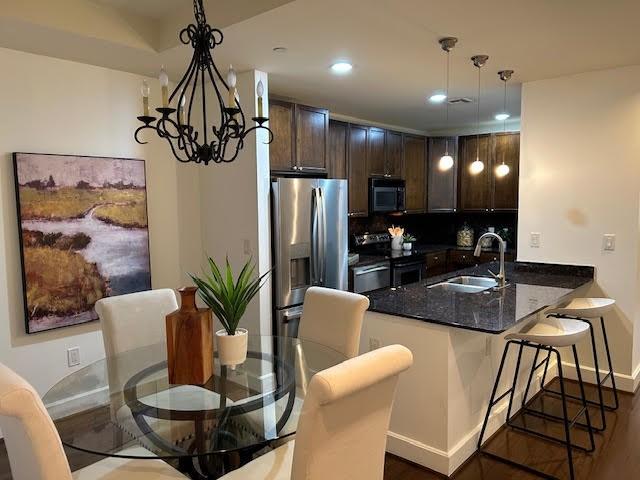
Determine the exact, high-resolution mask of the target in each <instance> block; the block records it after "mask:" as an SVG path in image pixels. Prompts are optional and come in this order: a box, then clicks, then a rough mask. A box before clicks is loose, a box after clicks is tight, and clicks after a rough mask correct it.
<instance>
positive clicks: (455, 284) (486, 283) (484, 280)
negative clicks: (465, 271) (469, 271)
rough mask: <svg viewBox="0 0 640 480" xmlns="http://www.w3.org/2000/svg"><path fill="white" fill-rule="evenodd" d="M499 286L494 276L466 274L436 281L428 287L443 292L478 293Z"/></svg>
mask: <svg viewBox="0 0 640 480" xmlns="http://www.w3.org/2000/svg"><path fill="white" fill-rule="evenodd" d="M497 286H498V282H496V281H495V280H494V279H493V278H489V277H472V276H469V275H464V276H460V277H454V278H450V279H449V280H447V281H446V282H440V283H436V284H435V285H431V286H429V287H427V288H428V289H430V290H431V289H433V290H439V291H442V292H457V293H478V292H483V291H485V290H489V289H490V288H493V287H497Z"/></svg>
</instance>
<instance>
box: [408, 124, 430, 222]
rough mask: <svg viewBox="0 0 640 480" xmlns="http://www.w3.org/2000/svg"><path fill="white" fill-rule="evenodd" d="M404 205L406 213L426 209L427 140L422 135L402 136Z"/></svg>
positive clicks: (424, 210)
mask: <svg viewBox="0 0 640 480" xmlns="http://www.w3.org/2000/svg"><path fill="white" fill-rule="evenodd" d="M404 178H405V181H406V184H405V189H406V190H405V207H406V211H407V213H425V212H426V211H427V142H426V139H425V138H424V137H418V136H414V135H405V136H404Z"/></svg>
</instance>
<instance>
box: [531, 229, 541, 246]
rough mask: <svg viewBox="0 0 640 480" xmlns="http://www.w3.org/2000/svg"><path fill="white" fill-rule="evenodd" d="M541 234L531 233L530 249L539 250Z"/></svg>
mask: <svg viewBox="0 0 640 480" xmlns="http://www.w3.org/2000/svg"><path fill="white" fill-rule="evenodd" d="M540 244H541V234H540V232H531V234H530V237H529V246H530V247H532V248H540Z"/></svg>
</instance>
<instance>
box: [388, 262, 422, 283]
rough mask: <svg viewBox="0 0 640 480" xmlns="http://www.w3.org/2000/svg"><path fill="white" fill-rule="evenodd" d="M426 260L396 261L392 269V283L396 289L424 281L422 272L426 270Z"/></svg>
mask: <svg viewBox="0 0 640 480" xmlns="http://www.w3.org/2000/svg"><path fill="white" fill-rule="evenodd" d="M424 265H425V259H424V258H421V259H419V260H407V261H394V262H393V269H392V274H391V277H392V280H391V283H392V285H393V286H394V287H399V286H400V285H407V284H408V283H415V282H420V281H422V270H423V269H424Z"/></svg>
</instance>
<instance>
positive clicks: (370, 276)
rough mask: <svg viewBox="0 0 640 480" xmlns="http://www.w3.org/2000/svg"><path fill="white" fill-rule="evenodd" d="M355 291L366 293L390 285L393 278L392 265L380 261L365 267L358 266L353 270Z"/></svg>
mask: <svg viewBox="0 0 640 480" xmlns="http://www.w3.org/2000/svg"><path fill="white" fill-rule="evenodd" d="M352 275H353V291H354V292H355V293H365V292H370V291H372V290H378V289H379V288H385V287H388V286H389V282H390V279H391V267H390V265H389V262H388V261H386V262H380V263H376V264H373V265H367V266H364V267H356V268H354V269H353V270H352Z"/></svg>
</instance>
